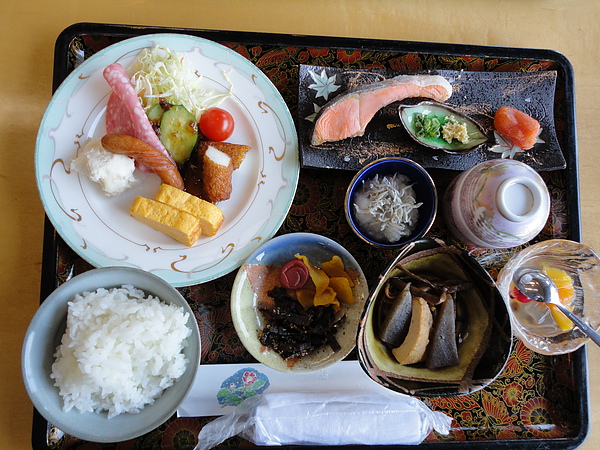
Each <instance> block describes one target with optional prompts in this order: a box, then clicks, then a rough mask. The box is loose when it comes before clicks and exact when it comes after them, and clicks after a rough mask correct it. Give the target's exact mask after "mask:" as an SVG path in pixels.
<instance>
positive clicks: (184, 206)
mask: <svg viewBox="0 0 600 450" xmlns="http://www.w3.org/2000/svg"><path fill="white" fill-rule="evenodd" d="M154 200H155V201H157V202H161V203H166V204H167V205H171V206H174V207H175V208H179V209H181V210H182V211H185V212H187V213H189V214H191V215H193V216H195V217H197V218H198V220H200V226H201V227H202V234H204V235H205V236H209V237H210V236H214V235H215V234H216V233H217V231H218V230H219V228H220V227H221V225H222V223H223V220H224V216H223V211H221V209H219V207H218V206H216V205H214V204H212V203H210V202H207V201H206V200H203V199H201V198H198V197H196V196H195V195H191V194H188V193H187V192H184V191H182V190H181V189H177V188H175V187H173V186H169V185H168V184H164V183H163V184H162V185H161V186H160V187H159V188H158V192H157V193H156V195H155V196H154Z"/></svg>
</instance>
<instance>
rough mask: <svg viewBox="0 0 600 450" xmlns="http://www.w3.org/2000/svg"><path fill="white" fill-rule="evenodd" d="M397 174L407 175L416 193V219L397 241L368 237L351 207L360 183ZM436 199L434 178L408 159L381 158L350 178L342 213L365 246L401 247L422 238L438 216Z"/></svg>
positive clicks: (360, 187) (361, 184) (369, 235)
mask: <svg viewBox="0 0 600 450" xmlns="http://www.w3.org/2000/svg"><path fill="white" fill-rule="evenodd" d="M395 173H400V174H403V175H406V176H407V177H408V179H409V180H410V183H411V185H412V188H413V189H414V191H415V196H416V202H417V203H422V205H421V206H419V208H418V212H419V218H418V220H417V224H416V226H415V228H414V229H413V230H412V233H411V234H410V235H408V236H405V237H403V238H401V239H400V240H398V241H396V242H391V243H390V242H386V241H382V240H381V239H378V238H377V237H375V236H373V235H372V234H369V233H368V232H367V231H366V230H364V229H363V227H361V225H360V223H359V222H358V221H357V219H356V212H355V207H354V202H355V195H356V193H357V192H358V191H359V189H362V186H363V182H364V181H366V180H369V179H371V178H374V177H375V176H379V177H382V176H385V175H388V176H390V175H394V174H395ZM437 205H438V197H437V191H436V188H435V184H434V182H433V179H432V178H431V176H430V175H429V173H428V172H427V171H426V170H425V169H424V168H423V167H421V166H420V165H419V164H417V163H416V162H414V161H412V160H410V159H407V158H400V157H394V158H382V159H378V160H376V161H373V162H372V163H370V164H368V165H366V166H365V167H363V168H362V169H361V170H360V171H359V172H358V173H357V174H356V175H355V176H354V178H353V179H352V181H351V182H350V185H349V186H348V190H347V191H346V198H345V200H344V211H345V214H346V220H347V221H348V225H350V228H352V230H353V231H354V233H355V234H356V235H357V236H358V237H359V238H361V239H362V240H363V241H365V242H367V243H368V244H371V245H374V246H377V247H381V248H400V247H403V246H404V245H406V244H408V243H410V242H413V241H416V240H417V239H420V238H421V237H423V236H425V234H427V232H428V231H429V230H430V228H431V226H432V225H433V221H434V220H435V217H436V214H437Z"/></svg>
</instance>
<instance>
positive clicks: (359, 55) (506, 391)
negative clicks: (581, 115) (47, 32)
mask: <svg viewBox="0 0 600 450" xmlns="http://www.w3.org/2000/svg"><path fill="white" fill-rule="evenodd" d="M116 40H117V39H116V38H115V39H112V38H110V37H109V36H107V35H105V34H102V35H101V34H98V35H82V36H80V37H79V38H78V39H76V40H75V41H73V42H72V44H71V49H70V50H71V53H70V61H71V64H76V63H77V61H78V60H80V59H81V58H82V57H87V56H89V55H90V54H92V53H94V52H95V51H97V50H99V49H101V48H104V47H105V46H107V45H109V44H110V43H112V42H113V41H116ZM228 46H230V47H231V48H233V49H234V50H235V51H237V52H238V53H240V54H242V55H244V56H245V57H247V58H249V59H250V60H251V61H252V62H253V63H254V64H256V65H257V66H258V67H259V68H260V69H261V70H263V72H264V73H265V74H267V76H268V77H269V78H270V79H271V80H272V81H273V83H274V84H275V85H276V87H277V88H278V90H279V91H280V92H281V93H282V95H283V97H284V99H285V100H286V103H287V104H288V106H289V108H290V110H291V111H292V114H294V113H295V112H297V104H298V99H297V94H298V90H297V86H298V84H297V82H298V67H299V65H300V64H312V65H322V66H331V67H353V68H365V69H373V68H375V69H393V70H423V69H432V68H435V69H448V70H463V69H464V70H475V71H477V70H479V71H543V70H557V69H558V68H559V67H557V64H556V63H553V62H552V61H536V60H522V59H514V60H498V59H493V58H484V57H458V56H448V55H431V54H419V53H407V54H398V53H394V52H384V51H381V52H376V51H368V50H346V49H326V48H300V47H285V46H276V45H273V46H268V45H252V44H248V45H243V44H228ZM557 83H558V84H557V86H558V88H557V94H556V96H557V104H558V105H559V107H558V108H555V116H556V123H557V135H558V140H559V142H560V143H561V145H562V144H563V142H564V141H563V135H562V130H563V129H564V111H562V110H561V108H560V102H561V98H562V96H563V91H564V88H563V89H562V91H561V84H560V83H561V80H560V77H559V79H558V80H557ZM431 174H432V177H433V178H434V179H435V180H436V184H437V187H438V189H439V191H440V193H443V191H444V189H445V187H446V186H447V185H448V183H449V182H450V181H451V179H452V178H453V176H455V173H453V172H452V171H447V170H439V169H433V170H432V171H431ZM542 176H543V177H544V179H545V181H546V183H547V184H548V187H549V189H550V193H551V198H552V213H551V219H550V220H549V221H548V223H547V225H546V227H545V228H544V230H543V231H542V233H541V234H540V236H538V237H537V238H536V241H537V240H544V239H549V238H566V237H568V236H569V233H570V231H571V225H570V217H569V213H568V202H569V186H568V182H567V181H566V176H565V173H564V171H553V172H544V173H543V174H542ZM351 177H352V173H351V172H350V171H332V172H328V173H327V176H323V171H322V169H303V170H301V173H300V179H299V183H298V188H297V192H296V196H295V199H294V202H293V204H292V207H291V210H290V213H289V215H288V217H287V218H286V220H285V221H284V223H283V226H282V228H281V229H280V231H279V233H280V234H282V233H289V232H296V231H309V232H314V233H318V234H322V235H324V236H327V237H330V238H332V239H335V240H336V241H338V242H339V243H340V244H342V245H343V246H344V247H346V248H347V249H348V251H349V252H350V253H352V254H353V255H360V261H364V262H367V261H368V264H367V263H362V266H363V268H364V271H365V276H366V277H367V280H368V281H369V282H370V283H371V282H372V281H373V280H374V279H375V278H376V277H377V275H378V273H379V272H380V270H381V269H382V268H383V267H385V265H386V264H387V262H388V261H389V260H390V259H391V258H392V256H393V254H392V253H391V252H390V251H387V250H379V249H375V248H373V247H370V246H368V245H367V244H364V243H363V242H362V241H360V240H358V239H357V238H356V237H355V236H354V235H353V233H352V231H351V230H350V229H349V228H348V226H347V224H346V222H345V220H344V219H343V217H344V213H343V199H344V195H345V190H346V187H347V185H348V183H349V182H350V179H351ZM430 235H432V236H436V237H439V238H441V239H444V240H446V241H447V242H448V243H451V244H454V245H457V246H461V247H462V248H464V246H462V245H461V244H460V243H458V242H456V241H454V240H453V238H452V237H451V236H449V235H448V233H447V231H446V229H445V227H444V224H443V220H442V218H438V219H437V220H436V223H435V224H434V227H433V228H432V231H431V232H430ZM56 239H57V248H56V250H57V254H56V262H57V267H56V281H57V283H62V282H64V281H65V280H66V279H68V278H70V277H72V276H74V275H76V274H77V273H80V272H82V271H85V270H88V269H90V266H89V265H88V264H87V263H86V262H85V261H83V260H81V259H80V258H79V257H78V256H77V255H76V254H75V253H74V252H73V251H72V250H71V249H70V248H69V247H68V246H67V245H66V244H65V243H64V242H62V241H61V240H60V238H58V237H56ZM467 250H468V251H469V252H470V253H471V254H472V255H473V256H475V257H476V259H477V260H478V261H479V262H480V263H481V264H482V265H483V266H484V267H486V269H487V270H488V271H489V273H490V274H491V276H492V278H494V279H495V278H496V276H497V273H498V270H499V269H500V268H501V267H502V265H503V264H504V262H505V261H507V260H508V259H509V258H510V257H511V256H512V255H513V254H515V253H517V252H518V251H519V250H520V248H514V249H506V250H484V249H479V248H467ZM360 261H359V262H360ZM234 278H235V273H230V274H228V275H226V276H223V277H221V278H218V279H216V280H213V281H211V282H208V283H204V284H200V285H194V286H188V287H184V288H179V290H180V292H181V293H182V295H184V296H185V297H186V298H187V299H188V301H189V302H190V304H191V306H192V309H193V310H194V313H195V315H196V318H197V320H198V323H199V326H200V332H201V337H202V364H224V363H251V362H253V360H252V358H251V356H250V355H249V354H248V352H247V351H246V350H245V349H244V347H243V346H242V344H241V342H240V340H239V338H238V337H237V335H236V333H235V331H234V329H233V325H232V323H231V314H230V312H229V293H230V292H231V288H232V285H233V280H234ZM354 357H355V355H354V354H351V355H350V358H354ZM572 364H573V361H572V358H571V356H569V355H561V356H555V357H546V356H543V355H539V354H536V353H534V352H532V351H531V350H529V349H527V348H526V347H525V346H524V345H522V344H521V343H519V342H517V343H516V345H515V348H514V350H513V353H512V355H511V357H510V359H509V361H508V364H507V366H506V369H505V370H504V372H503V373H502V374H501V375H500V376H499V377H498V378H497V379H496V381H495V382H494V383H492V384H491V385H490V386H488V387H486V388H484V389H483V390H481V391H479V392H476V393H474V394H471V395H467V396H461V397H451V398H441V399H425V402H426V403H427V404H429V405H430V406H431V407H432V408H434V409H436V410H439V411H442V412H445V413H448V414H450V415H451V416H452V417H454V419H455V420H454V423H453V427H452V430H451V433H450V435H449V436H440V435H438V434H436V433H432V434H431V435H430V436H429V437H428V438H427V440H428V441H430V442H440V443H441V442H448V441H465V442H468V441H486V440H489V441H514V442H515V445H518V441H521V440H534V442H535V441H539V442H540V445H545V444H544V443H545V442H546V440H548V439H550V440H555V439H563V440H564V439H571V438H573V437H575V436H577V435H578V434H579V433H580V429H581V428H582V426H583V424H582V423H581V419H580V414H581V413H580V411H579V410H578V399H577V393H578V391H577V389H576V388H577V386H576V382H577V381H576V380H575V379H574V375H573V367H572ZM211 420H212V418H209V417H203V418H190V417H186V418H175V417H174V418H172V419H170V420H169V421H167V422H166V423H164V424H163V425H161V426H160V427H158V428H157V429H156V430H154V431H152V432H150V433H148V434H146V435H144V436H141V437H139V438H137V439H135V440H132V441H128V442H125V443H120V444H115V445H113V446H107V445H103V444H94V443H88V442H82V441H79V440H77V439H75V438H73V437H71V436H66V435H62V434H61V433H60V432H58V433H57V430H55V429H53V427H52V426H51V425H50V427H49V429H48V433H47V435H46V436H47V437H48V438H49V439H48V448H53V449H84V448H85V449H106V448H115V449H191V448H193V447H194V446H195V443H196V437H197V435H198V433H199V431H200V429H201V428H202V426H203V425H204V424H206V423H208V422H209V421H211ZM505 444H508V446H509V447H510V444H509V443H508V442H505ZM223 446H225V447H239V446H245V447H247V446H251V444H249V443H248V442H245V441H243V440H242V439H241V438H238V437H235V438H231V439H229V440H227V441H226V442H225V443H224V444H223Z"/></svg>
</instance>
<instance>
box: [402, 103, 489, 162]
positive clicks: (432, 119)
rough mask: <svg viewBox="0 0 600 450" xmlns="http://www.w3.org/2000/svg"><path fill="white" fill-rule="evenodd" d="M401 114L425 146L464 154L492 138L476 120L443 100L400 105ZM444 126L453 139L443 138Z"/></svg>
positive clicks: (409, 131) (405, 123)
mask: <svg viewBox="0 0 600 450" xmlns="http://www.w3.org/2000/svg"><path fill="white" fill-rule="evenodd" d="M398 113H399V115H400V121H401V122H402V124H403V125H404V128H405V129H406V131H407V132H408V134H409V136H410V137H412V138H413V139H414V140H415V141H416V142H418V143H419V144H421V145H423V146H425V147H429V148H433V149H438V150H443V151H444V152H446V153H451V154H455V155H462V154H465V153H468V152H471V151H473V150H475V149H476V148H477V147H479V146H480V145H482V144H484V143H486V142H488V140H489V139H488V137H487V136H486V134H485V131H484V130H483V128H482V127H481V126H480V125H479V124H478V123H477V122H475V121H474V120H472V119H470V118H469V117H467V116H465V115H464V114H463V113H461V112H460V111H458V110H456V109H454V108H451V107H449V106H447V105H444V104H441V103H437V102H421V103H419V104H417V105H400V106H399V108H398ZM422 119H424V120H422ZM444 127H446V129H447V133H448V140H449V141H450V142H448V140H446V139H444V137H443V136H444ZM459 138H460V139H462V140H459Z"/></svg>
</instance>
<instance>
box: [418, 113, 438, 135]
mask: <svg viewBox="0 0 600 450" xmlns="http://www.w3.org/2000/svg"><path fill="white" fill-rule="evenodd" d="M414 129H415V132H416V134H417V136H419V137H424V138H429V139H435V138H439V137H440V129H441V125H440V121H439V120H438V118H437V117H435V116H430V115H428V114H423V113H417V114H415V116H414Z"/></svg>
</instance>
